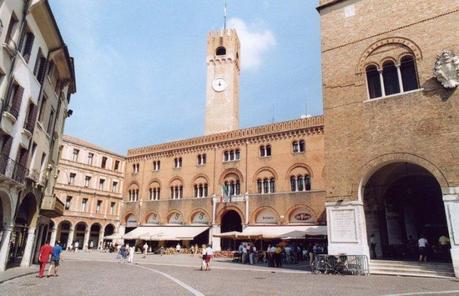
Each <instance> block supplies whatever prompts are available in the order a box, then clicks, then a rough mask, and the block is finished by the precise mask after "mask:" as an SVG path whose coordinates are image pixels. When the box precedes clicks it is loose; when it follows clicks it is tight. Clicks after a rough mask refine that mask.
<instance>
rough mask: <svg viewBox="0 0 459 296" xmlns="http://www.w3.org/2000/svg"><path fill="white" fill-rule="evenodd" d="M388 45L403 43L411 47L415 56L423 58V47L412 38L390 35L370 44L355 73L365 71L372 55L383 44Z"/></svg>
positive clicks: (402, 44) (419, 58) (418, 58)
mask: <svg viewBox="0 0 459 296" xmlns="http://www.w3.org/2000/svg"><path fill="white" fill-rule="evenodd" d="M387 45H401V46H403V47H405V48H407V49H409V50H410V51H411V52H412V53H413V56H414V57H415V59H416V60H421V59H422V51H421V48H420V47H419V46H418V45H417V44H416V43H415V42H413V41H412V40H410V39H408V38H404V37H388V38H384V39H380V40H378V41H376V42H374V43H372V44H371V45H370V46H368V47H367V48H366V49H365V51H364V52H363V53H362V55H361V57H360V59H359V62H358V64H357V67H356V70H355V73H356V74H357V75H359V74H363V73H365V68H366V66H365V65H366V64H367V62H368V58H369V57H370V55H371V54H372V53H373V52H374V51H375V50H376V49H378V48H381V47H383V46H387Z"/></svg>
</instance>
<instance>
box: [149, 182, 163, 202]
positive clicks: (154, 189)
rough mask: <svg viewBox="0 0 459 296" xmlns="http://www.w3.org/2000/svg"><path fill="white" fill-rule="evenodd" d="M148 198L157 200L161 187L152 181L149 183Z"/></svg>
mask: <svg viewBox="0 0 459 296" xmlns="http://www.w3.org/2000/svg"><path fill="white" fill-rule="evenodd" d="M149 191H150V200H159V199H160V195H161V188H160V186H159V184H158V183H156V182H154V183H153V184H151V185H150V189H149Z"/></svg>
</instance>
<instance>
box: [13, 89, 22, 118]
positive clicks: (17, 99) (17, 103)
mask: <svg viewBox="0 0 459 296" xmlns="http://www.w3.org/2000/svg"><path fill="white" fill-rule="evenodd" d="M23 94H24V88H23V87H21V86H20V85H17V88H16V92H15V94H14V97H13V102H11V110H10V111H11V114H13V115H14V116H16V117H18V115H19V110H20V108H21V104H22V95H23Z"/></svg>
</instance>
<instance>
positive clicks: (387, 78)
mask: <svg viewBox="0 0 459 296" xmlns="http://www.w3.org/2000/svg"><path fill="white" fill-rule="evenodd" d="M382 74H383V81H384V90H385V94H386V96H390V95H393V94H397V93H399V92H400V84H399V81H398V73H397V67H396V66H395V64H394V62H392V61H387V62H385V63H384V64H383V73H382Z"/></svg>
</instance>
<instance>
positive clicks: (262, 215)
mask: <svg viewBox="0 0 459 296" xmlns="http://www.w3.org/2000/svg"><path fill="white" fill-rule="evenodd" d="M278 221H279V220H278V219H277V215H276V214H275V213H274V212H273V211H272V210H270V209H263V210H261V211H260V212H259V213H258V215H257V217H256V219H255V223H257V224H277V222H278Z"/></svg>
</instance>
